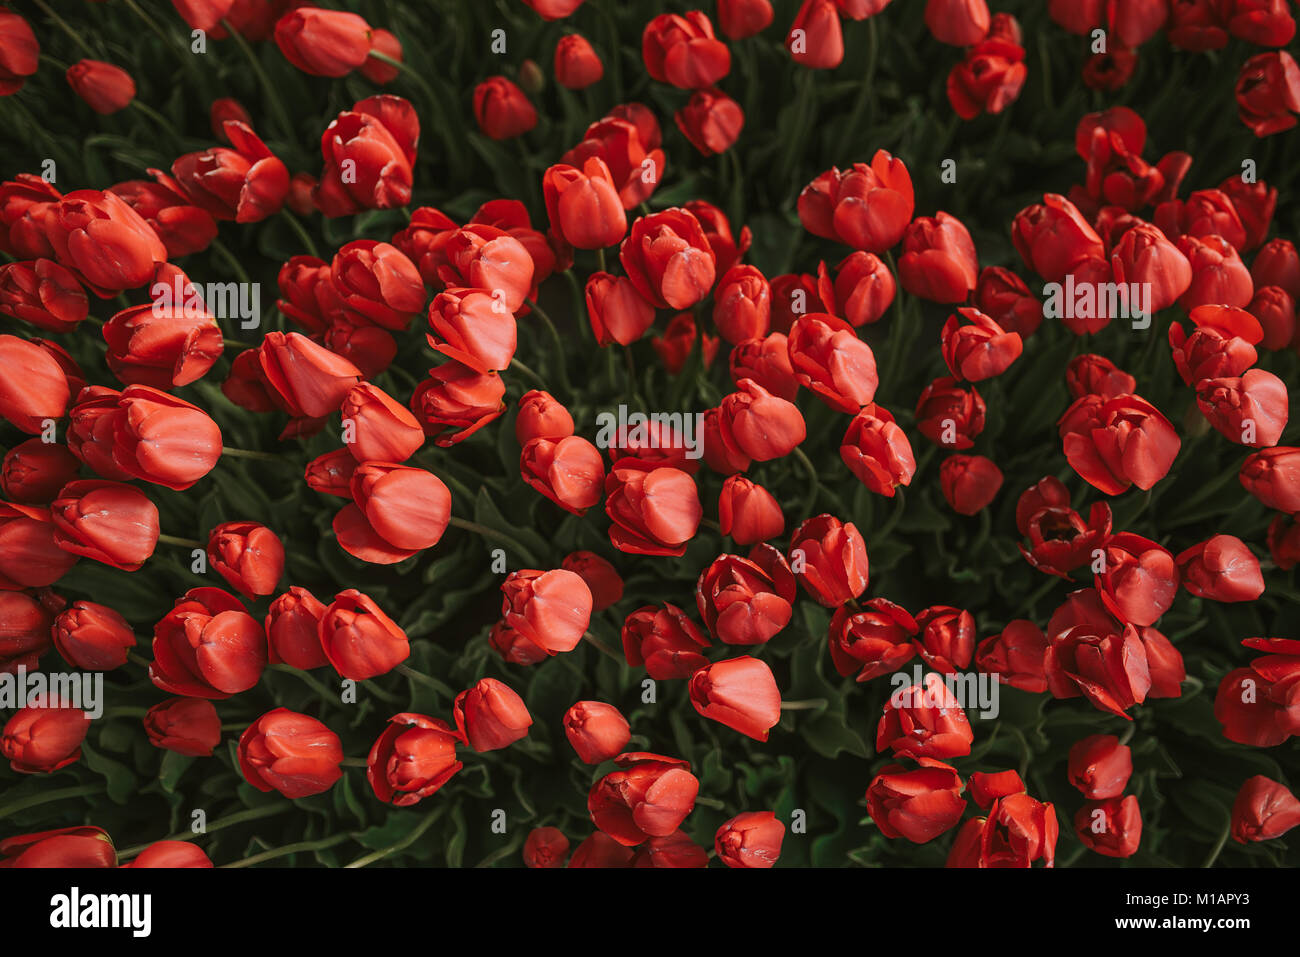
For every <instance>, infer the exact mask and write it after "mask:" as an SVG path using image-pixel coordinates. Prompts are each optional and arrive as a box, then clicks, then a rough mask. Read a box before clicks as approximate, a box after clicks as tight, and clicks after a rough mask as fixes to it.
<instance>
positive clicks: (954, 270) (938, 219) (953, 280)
mask: <svg viewBox="0 0 1300 957" xmlns="http://www.w3.org/2000/svg"><path fill="white" fill-rule="evenodd" d="M978 278H979V263H978V262H977V261H976V259H975V243H974V242H973V241H972V240H971V237H970V233H969V232H967V230H966V227H965V225H964V224H963V223H962V222H961V220H959V219H957V218H956V217H955V216H950V215H948V214H947V213H945V212H940V213H939V214H938V215H936V216H921V217H918V218H917V219H916V220H914V221H913V222H912V224H911V225H909V226H908V227H907V231H906V232H905V233H904V235H903V255H902V256H901V257H900V258H899V260H898V279H899V282H901V283H902V284H903V288H904V289H906V290H907V291H908V292H910V293H911V294H912V295H914V296H920V297H921V298H922V299H928V300H930V301H931V302H962V301H964V300H965V299H966V297H967V296H968V295H969V294H970V292H971V291H972V290H973V289H974V288H975V283H976V280H977V279H978Z"/></svg>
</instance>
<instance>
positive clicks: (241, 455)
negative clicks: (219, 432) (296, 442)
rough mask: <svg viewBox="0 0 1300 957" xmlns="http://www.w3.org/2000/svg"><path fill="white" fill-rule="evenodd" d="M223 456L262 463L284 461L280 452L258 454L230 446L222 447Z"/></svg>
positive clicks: (251, 450) (250, 450)
mask: <svg viewBox="0 0 1300 957" xmlns="http://www.w3.org/2000/svg"><path fill="white" fill-rule="evenodd" d="M221 454H222V455H229V456H230V457H231V458H236V459H257V460H259V461H262V462H283V461H284V456H283V455H280V454H279V453H278V452H257V451H254V450H253V449H236V448H231V447H230V446H229V445H223V446H222V447H221Z"/></svg>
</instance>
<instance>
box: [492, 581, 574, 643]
mask: <svg viewBox="0 0 1300 957" xmlns="http://www.w3.org/2000/svg"><path fill="white" fill-rule="evenodd" d="M501 592H502V596H503V597H502V601H501V617H502V621H503V622H504V623H505V625H506V626H507V627H508V628H511V629H513V630H514V631H516V632H518V633H519V635H520V636H522V637H523V638H524V639H526V640H528V641H529V642H531V643H532V644H533V645H535V646H537V647H538V648H540V649H542V650H543V651H545V652H546V654H548V655H554V654H558V653H561V652H565V651H572V650H573V649H574V648H576V647H578V643H579V642H580V641H582V636H583V635H584V634H586V631H587V627H588V625H590V623H591V609H592V597H591V589H590V588H588V587H587V583H586V582H585V581H583V580H582V577H581V576H580V575H578V574H577V573H576V572H571V571H568V570H567V569H563V568H555V569H551V570H550V571H546V572H542V571H537V570H535V569H524V570H522V571H516V572H511V573H510V574H509V575H508V576H506V579H505V581H504V582H502V583H501Z"/></svg>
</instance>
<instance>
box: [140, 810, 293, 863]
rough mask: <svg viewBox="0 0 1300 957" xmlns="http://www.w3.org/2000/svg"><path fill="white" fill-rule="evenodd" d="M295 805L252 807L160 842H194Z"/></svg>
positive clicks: (144, 845)
mask: <svg viewBox="0 0 1300 957" xmlns="http://www.w3.org/2000/svg"><path fill="white" fill-rule="evenodd" d="M293 807H294V805H293V804H292V803H291V802H289V801H278V802H276V803H275V804H264V805H262V806H261V807H252V808H249V809H248V810H247V811H237V812H236V813H234V814H231V815H228V816H226V817H222V818H217V820H215V821H213V822H211V823H210V824H208V825H207V827H205V828H204V829H203V830H202V831H200V832H194V831H178V832H177V833H175V834H168V835H167V836H166V837H161V838H159V839H158V840H160V841H192V840H193V839H194V838H196V837H203V836H204V835H207V834H211V833H212V832H213V831H220V830H222V829H224V828H227V827H234V826H235V825H236V824H245V823H247V822H248V821H256V820H259V819H260V818H264V817H271V816H272V815H274V814H283V813H284V812H285V811H292V810H293ZM156 843H158V842H157V841H150V842H149V843H148V844H137V845H135V847H128V848H127V849H126V850H124V851H118V854H117V859H118V860H119V861H124V860H126V859H127V858H128V857H135V856H136V855H137V854H139V853H140V852H141V851H144V850H147V849H148V848H150V847H152V846H153V845H154V844H156Z"/></svg>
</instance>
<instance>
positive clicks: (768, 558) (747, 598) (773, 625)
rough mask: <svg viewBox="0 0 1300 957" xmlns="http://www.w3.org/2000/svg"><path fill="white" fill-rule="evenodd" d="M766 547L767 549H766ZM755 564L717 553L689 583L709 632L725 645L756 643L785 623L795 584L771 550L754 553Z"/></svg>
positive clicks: (787, 567)
mask: <svg viewBox="0 0 1300 957" xmlns="http://www.w3.org/2000/svg"><path fill="white" fill-rule="evenodd" d="M769 548H770V546H769ZM759 554H760V556H761V558H762V559H763V561H764V563H763V564H759V562H758V561H754V560H752V559H748V558H742V557H741V556H739V555H722V556H720V557H719V558H717V559H715V560H714V562H713V563H712V564H711V565H709V567H708V568H706V569H705V570H704V571H703V572H701V573H700V577H699V580H698V581H697V582H696V585H695V602H696V605H697V607H698V608H699V611H700V617H701V618H703V619H704V623H705V625H706V626H707V627H708V629H709V631H710V633H711V634H712V635H713V636H714V637H715V638H717V639H718V640H719V641H722V642H724V643H726V644H729V645H761V644H763V643H764V642H766V641H768V640H769V639H771V638H772V637H773V636H774V635H776V634H777V633H779V632H780V631H781V629H782V628H784V627H785V626H786V625H787V624H789V623H790V616H791V615H792V614H793V613H794V599H795V583H794V575H793V573H791V571H790V568H789V566H788V565H787V564H786V563H785V559H784V558H782V557H781V554H780V553H779V552H777V551H776V549H770V551H766V552H764V551H763V549H762V547H760V552H759Z"/></svg>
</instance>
